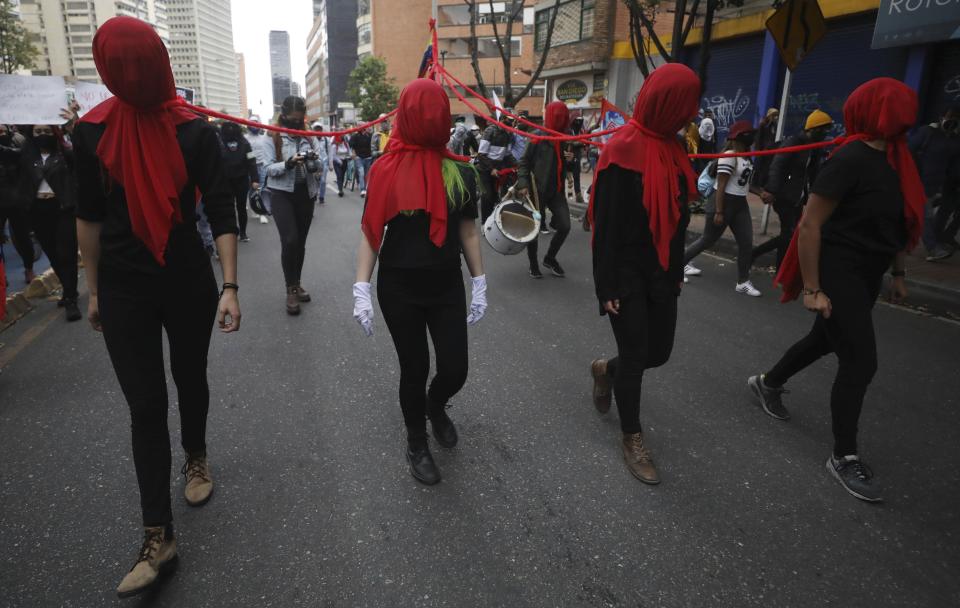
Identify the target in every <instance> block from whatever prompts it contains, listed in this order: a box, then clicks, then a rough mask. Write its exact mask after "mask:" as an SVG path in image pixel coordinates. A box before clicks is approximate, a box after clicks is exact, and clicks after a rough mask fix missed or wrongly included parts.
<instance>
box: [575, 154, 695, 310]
mask: <svg viewBox="0 0 960 608" xmlns="http://www.w3.org/2000/svg"><path fill="white" fill-rule="evenodd" d="M594 188H596V189H597V191H596V199H595V201H594V210H593V214H594V215H593V224H594V236H593V278H594V284H595V286H596V293H597V299H598V300H599V301H600V307H601V310H602V309H603V303H604V302H607V301H610V300H617V299H620V300H623V299H624V298H626V297H627V296H629V295H631V294H635V293H647V291H648V288H647V285H649V284H653V283H656V284H658V285H659V284H660V283H661V281H660V279H661V278H663V279H664V281H663V282H664V283H665V284H667V285H673V289H674V290H676V289H677V286H678V285H679V284H680V283H682V282H683V251H684V242H685V239H686V232H687V225H688V224H689V223H690V212H689V210H688V209H687V205H686V188H685V185H684V184H682V183H681V190H680V200H679V201H678V202H677V205H678V206H679V207H680V222H679V223H678V225H677V232H676V234H675V235H674V236H673V240H671V241H670V263H669V267H668V268H667V270H664V269H663V268H661V267H660V261H659V259H658V257H657V252H656V249H655V248H654V246H653V236H652V235H651V234H650V219H649V216H648V215H647V210H646V208H645V207H644V206H643V177H642V176H641V175H640V174H639V173H636V172H634V171H629V170H627V169H624V168H622V167H619V166H617V165H611V166H609V167H607V168H606V169H604V170H603V171H602V172H601V173H600V175H599V178H598V179H597V181H596V182H595V184H594ZM601 314H603V313H601Z"/></svg>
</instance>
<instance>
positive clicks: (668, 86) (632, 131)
mask: <svg viewBox="0 0 960 608" xmlns="http://www.w3.org/2000/svg"><path fill="white" fill-rule="evenodd" d="M699 100H700V79H699V78H698V77H697V75H696V74H695V73H694V72H693V70H691V69H690V68H688V67H687V66H685V65H681V64H679V63H668V64H667V65H664V66H661V67H659V68H657V69H656V70H654V71H653V73H652V74H650V76H649V77H648V78H647V79H646V81H645V82H644V83H643V87H641V89H640V93H639V94H638V95H637V104H636V106H635V107H634V109H633V118H632V119H631V120H630V121H629V122H627V124H626V125H624V126H623V128H621V129H620V130H619V131H617V132H616V133H615V134H614V135H613V137H612V138H611V139H610V141H609V142H608V143H607V145H606V146H604V148H603V152H602V153H601V154H600V161H599V162H598V163H597V173H596V175H597V178H598V177H599V175H600V173H601V172H602V171H604V170H605V169H606V168H607V167H609V166H610V165H617V166H619V167H622V168H624V169H628V170H630V171H636V172H637V173H640V174H641V175H643V206H644V207H645V208H646V210H647V215H648V216H649V217H650V233H651V234H652V235H653V244H654V247H656V249H657V258H658V259H659V260H660V266H662V267H663V268H664V269H666V268H667V267H668V266H669V265H670V241H671V240H672V239H673V236H674V234H676V232H677V225H678V224H679V223H680V205H685V204H686V201H680V200H679V197H680V180H681V179H683V180H686V186H687V195H692V194H693V193H695V192H696V191H697V175H696V174H695V173H694V172H693V167H692V166H691V165H690V160H689V159H688V158H687V154H686V152H685V151H684V149H683V146H681V145H680V142H679V141H678V140H677V131H679V130H680V129H681V128H683V127H685V126H686V125H687V124H689V123H690V120H692V119H693V117H694V116H696V115H697V109H698V108H699ZM597 178H594V183H596V180H597ZM596 193H597V190H596V188H594V189H593V190H592V191H591V193H590V209H589V211H588V213H589V214H590V219H591V222H590V223H591V225H592V224H593V205H594V201H595V199H596Z"/></svg>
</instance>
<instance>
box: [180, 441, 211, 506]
mask: <svg viewBox="0 0 960 608" xmlns="http://www.w3.org/2000/svg"><path fill="white" fill-rule="evenodd" d="M180 473H182V474H183V475H185V476H186V477H187V485H186V486H185V487H184V488H183V496H184V498H186V499H187V504H188V505H190V506H191V507H202V506H203V505H205V504H207V502H209V501H210V496H212V495H213V479H212V478H211V477H210V465H209V463H207V456H206V454H194V455H190V454H187V461H186V462H185V463H183V468H182V469H180Z"/></svg>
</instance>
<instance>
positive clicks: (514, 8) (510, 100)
mask: <svg viewBox="0 0 960 608" xmlns="http://www.w3.org/2000/svg"><path fill="white" fill-rule="evenodd" d="M478 2H479V3H482V2H486V3H487V4H488V5H489V6H490V15H491V16H495V15H497V14H498V13H497V11H496V10H495V9H494V2H493V0H463V3H464V4H466V5H467V6H468V7H469V9H470V65H471V66H472V67H473V73H474V75H475V76H476V77H477V88H478V89H479V90H480V93H481V94H482V95H483V96H484V97H490V94H489V92H488V91H487V84H486V82H484V80H483V72H481V70H480V47H479V45H478V44H477V22H478V21H479V15H480V11H479V10H477V4H478ZM560 2H561V0H555V2H554V5H553V7H552V8H551V9H550V11H551V15H550V25H549V27H548V28H547V38H546V40H545V41H544V43H545V44H544V47H543V52H542V53H541V54H540V60H539V61H538V62H537V66H536V68H534V70H533V71H532V72H526V71H525V72H524V73H525V74H526V75H528V76H529V77H530V79H529V80H528V81H527V83H526V84H525V85H524V86H523V89H521V90H520V92H518V93H514V90H513V68H512V67H511V64H512V63H513V44H512V42H511V41H512V40H513V26H514V24H515V23H516V22H518V21H519V22H521V23H522V21H523V6H524V0H507V2H505V3H503V4H504V10H503V13H502V14H504V15H505V16H506V31H505V32H504V34H503V35H502V36H501V35H500V24H498V23H497V19H495V18H494V19H491V21H492V22H493V39H494V42H495V43H496V45H497V51H498V53H499V55H500V61H501V63H502V64H503V99H502V101H503V104H504V106H505V107H514V106H516V105H517V104H518V103H520V100H522V99H523V98H524V97H526V96H527V95H529V94H530V91H531V90H532V89H533V86H534V85H535V84H536V82H537V81H538V80H540V72H542V71H543V66H544V65H545V64H546V63H547V55H548V54H549V52H550V42H551V40H552V39H553V26H554V25H555V24H556V22H557V13H558V12H559V10H558V8H559V7H560ZM497 4H500V3H497ZM504 41H506V42H507V43H506V44H504Z"/></svg>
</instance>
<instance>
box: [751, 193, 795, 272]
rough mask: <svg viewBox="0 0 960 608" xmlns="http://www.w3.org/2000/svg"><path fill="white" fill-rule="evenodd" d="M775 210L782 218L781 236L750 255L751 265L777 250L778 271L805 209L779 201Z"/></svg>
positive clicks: (774, 205)
mask: <svg viewBox="0 0 960 608" xmlns="http://www.w3.org/2000/svg"><path fill="white" fill-rule="evenodd" d="M773 210H774V211H775V212H776V214H777V217H779V218H780V234H779V235H777V236H775V237H773V238H772V239H770V240H768V241H767V242H766V243H762V244H760V245H757V246H756V247H754V248H753V251H752V252H751V254H750V262H751V264H752V263H753V262H755V261H756V260H757V258H759V257H760V256H762V255H764V254H767V253H769V252H771V251H774V250H776V252H777V270H779V269H780V264H782V263H783V258H785V257H786V255H787V249H789V248H790V241H791V240H793V232H794V231H795V230H796V229H797V224H799V223H800V215H801V214H802V213H803V207H800V206H797V205H794V204H792V203H781V202H780V200H779V199H778V200H777V202H775V203H774V204H773Z"/></svg>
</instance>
